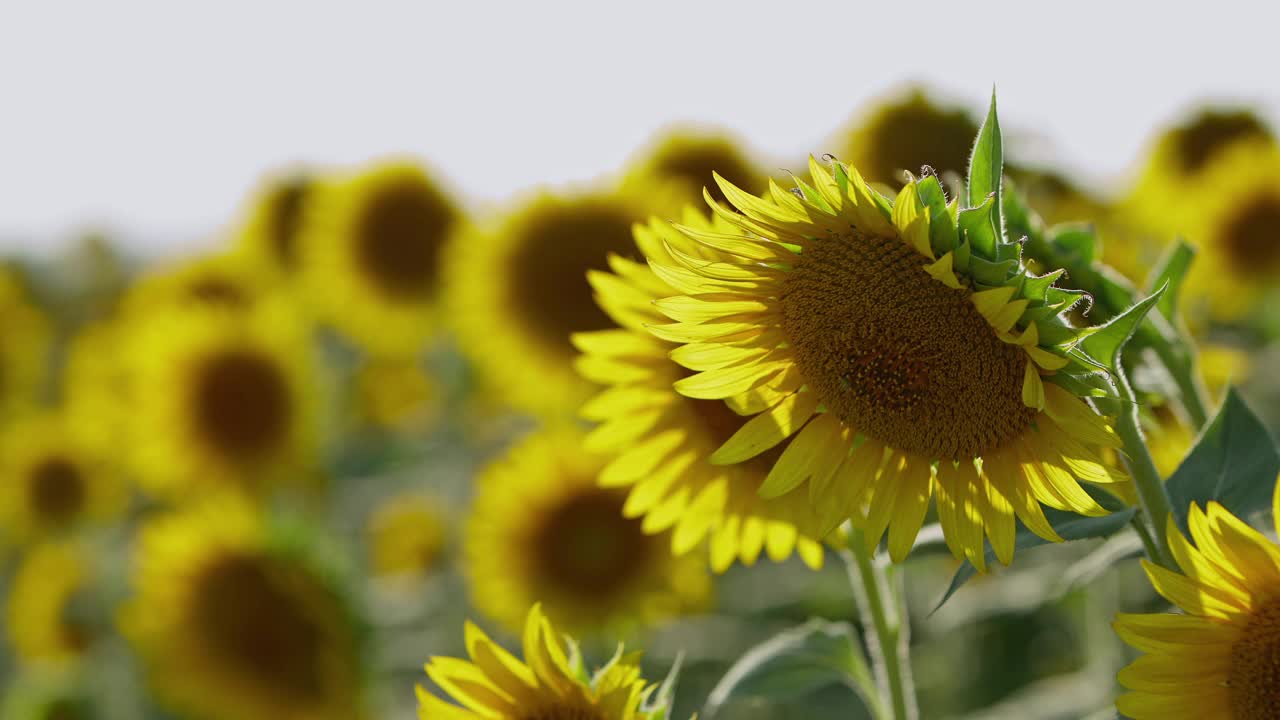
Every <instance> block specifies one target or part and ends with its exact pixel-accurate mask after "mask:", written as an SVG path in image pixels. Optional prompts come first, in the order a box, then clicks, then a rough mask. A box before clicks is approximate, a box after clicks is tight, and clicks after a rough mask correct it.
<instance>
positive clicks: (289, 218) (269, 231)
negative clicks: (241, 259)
mask: <svg viewBox="0 0 1280 720" xmlns="http://www.w3.org/2000/svg"><path fill="white" fill-rule="evenodd" d="M321 182H322V181H321V180H319V179H318V178H317V177H314V176H313V174H312V173H309V172H306V171H294V172H289V173H283V174H280V175H277V176H275V177H272V178H269V179H268V180H267V181H266V182H265V183H264V184H263V187H262V188H261V189H259V191H258V193H257V194H256V195H255V197H254V198H253V201H252V203H251V205H250V209H249V213H248V217H247V218H246V219H245V221H244V223H243V225H242V226H241V227H240V229H239V231H238V237H239V242H240V247H241V249H242V250H243V251H244V252H245V253H247V254H248V256H249V257H251V258H253V259H254V260H255V261H257V262H259V263H261V264H262V265H263V266H265V267H268V268H271V269H272V270H274V271H275V272H276V273H277V274H278V275H282V276H293V275H295V274H296V273H297V272H298V271H299V266H300V264H301V261H302V257H303V255H304V252H303V249H302V247H301V245H300V243H301V237H302V233H303V224H304V220H305V219H306V214H307V208H308V204H309V202H310V200H311V198H312V197H314V195H315V191H316V188H317V187H318V186H319V185H320V183H321Z"/></svg>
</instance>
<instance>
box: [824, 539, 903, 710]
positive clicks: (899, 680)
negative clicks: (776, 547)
mask: <svg viewBox="0 0 1280 720" xmlns="http://www.w3.org/2000/svg"><path fill="white" fill-rule="evenodd" d="M840 554H841V556H842V557H843V558H844V561H845V565H846V567H847V568H848V571H849V580H850V583H851V584H852V585H853V594H854V597H855V599H856V600H857V603H858V612H859V615H860V616H861V618H862V627H863V635H864V637H865V638H866V643H867V650H868V653H869V655H870V656H871V663H872V667H873V668H874V671H875V675H876V682H877V684H878V685H879V687H880V694H881V696H882V698H883V699H886V700H887V702H885V703H884V704H887V705H888V706H889V707H890V708H892V715H890V716H889V718H887V720H917V719H918V718H919V709H918V708H917V707H916V698H915V687H914V684H913V681H912V678H911V658H910V629H909V627H908V625H907V614H906V608H905V607H903V606H902V604H901V598H902V594H901V593H898V592H895V591H894V588H893V587H892V585H891V583H890V579H889V577H888V576H887V574H886V572H885V569H884V568H883V567H882V566H880V565H879V564H877V563H876V561H875V558H874V557H872V551H869V550H867V544H866V542H865V538H864V537H863V534H862V531H861V530H858V529H856V528H855V529H853V530H851V531H850V538H849V549H847V550H844V551H842V552H841V553H840Z"/></svg>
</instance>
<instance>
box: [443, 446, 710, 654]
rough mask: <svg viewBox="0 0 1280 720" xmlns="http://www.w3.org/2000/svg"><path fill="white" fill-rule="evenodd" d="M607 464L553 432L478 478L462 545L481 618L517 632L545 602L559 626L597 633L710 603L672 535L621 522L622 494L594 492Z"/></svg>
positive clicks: (696, 568)
mask: <svg viewBox="0 0 1280 720" xmlns="http://www.w3.org/2000/svg"><path fill="white" fill-rule="evenodd" d="M601 464H602V463H601V461H600V459H599V458H597V457H595V456H593V455H589V454H587V453H585V452H584V451H583V450H582V437H581V435H579V434H578V433H576V432H573V431H570V430H550V431H543V432H541V433H539V434H536V435H532V436H530V437H528V438H526V439H525V440H524V441H523V442H521V443H520V444H519V445H517V446H516V447H515V448H513V449H512V450H511V451H510V452H509V453H508V455H507V456H506V457H504V458H502V459H500V460H499V461H497V462H495V463H494V464H493V465H491V466H489V467H488V468H487V469H486V470H485V471H484V472H483V473H482V474H481V476H480V478H479V479H478V481H477V488H476V497H475V500H474V503H475V504H474V507H473V508H472V510H471V513H470V516H469V518H468V520H467V526H466V530H465V541H464V543H463V547H464V548H465V553H466V556H465V563H466V573H467V575H468V577H469V579H470V582H471V587H472V597H473V599H474V603H475V606H476V607H477V608H479V609H480V611H481V612H483V613H485V614H486V615H488V616H489V617H492V618H494V619H495V620H497V621H499V622H502V623H504V624H505V625H506V626H507V627H508V628H510V629H512V630H513V631H518V630H519V627H520V623H521V621H522V619H523V618H524V614H525V612H526V611H527V610H528V608H529V606H530V605H531V604H533V603H534V602H535V601H538V600H540V601H541V602H543V603H544V604H545V606H546V610H547V614H548V615H549V616H550V617H551V618H552V619H553V620H554V621H555V622H556V623H557V624H563V625H567V626H570V627H572V628H574V629H577V630H582V631H588V632H596V631H609V630H612V629H615V628H621V629H627V628H629V627H631V626H634V625H635V624H636V623H640V624H643V623H646V622H650V621H654V620H658V619H661V618H663V617H668V616H671V615H675V614H677V613H679V612H681V611H682V610H686V609H690V608H693V607H696V606H697V605H699V604H700V603H701V602H702V601H703V600H704V598H705V597H706V595H707V592H708V590H709V585H710V583H709V579H708V578H707V575H706V572H705V570H703V569H702V567H701V563H700V562H697V561H692V558H685V559H676V558H673V557H672V556H671V552H670V550H669V546H670V544H671V538H670V537H669V536H668V535H666V534H660V535H653V534H650V533H646V532H645V531H644V529H643V527H642V522H641V521H640V520H639V519H633V518H628V517H626V516H624V514H623V507H624V506H625V505H626V502H627V493H626V491H624V490H619V489H616V488H602V487H599V486H598V485H596V477H597V476H598V475H599V473H600V467H601ZM691 561H692V562H691Z"/></svg>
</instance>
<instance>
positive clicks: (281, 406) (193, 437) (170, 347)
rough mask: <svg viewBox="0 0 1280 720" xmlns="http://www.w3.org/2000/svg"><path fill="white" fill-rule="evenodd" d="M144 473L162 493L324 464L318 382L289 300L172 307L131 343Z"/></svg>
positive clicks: (250, 487)
mask: <svg viewBox="0 0 1280 720" xmlns="http://www.w3.org/2000/svg"><path fill="white" fill-rule="evenodd" d="M131 350H132V355H133V357H132V359H131V365H132V366H133V370H132V371H133V372H134V373H136V377H137V378H140V379H145V380H140V382H145V383H146V386H147V387H148V388H154V389H153V390H146V391H143V390H142V389H139V391H138V392H136V393H135V394H134V397H133V398H132V403H133V406H134V407H133V410H132V414H133V418H132V431H133V432H134V437H135V438H136V441H135V442H134V443H133V445H134V446H135V448H136V461H137V470H138V474H139V481H140V483H141V484H142V486H143V487H144V489H146V490H147V491H148V492H151V493H153V494H156V495H159V496H162V497H171V498H172V497H178V496H185V495H186V494H187V493H189V492H191V491H194V490H202V489H203V490H207V489H210V488H215V487H235V488H238V489H241V490H245V491H249V492H259V491H263V490H265V489H266V488H267V487H268V486H270V485H274V484H276V483H277V482H279V481H301V480H306V479H308V478H309V477H310V473H311V471H313V470H314V468H315V466H316V458H315V454H316V450H317V442H318V423H319V414H318V405H319V398H317V393H318V391H319V387H318V384H317V382H316V379H317V378H316V368H315V366H314V364H313V362H312V358H311V355H310V348H309V346H308V344H307V338H306V335H305V333H303V332H302V329H301V328H300V327H299V325H298V323H297V322H296V319H295V318H294V316H293V315H292V311H291V309H290V308H289V307H287V306H283V305H278V304H276V303H270V304H265V305H262V306H260V307H258V308H256V309H255V310H254V311H253V312H251V313H233V312H228V311H226V310H222V309H186V310H174V311H170V312H167V313H164V314H162V315H161V316H158V317H156V318H155V319H153V320H152V321H150V322H148V323H146V325H145V327H144V328H143V329H141V330H140V331H139V336H138V337H137V338H136V339H135V341H134V343H133V347H132V348H131Z"/></svg>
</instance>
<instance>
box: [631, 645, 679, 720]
mask: <svg viewBox="0 0 1280 720" xmlns="http://www.w3.org/2000/svg"><path fill="white" fill-rule="evenodd" d="M683 665H684V653H680V654H679V655H676V660H675V662H673V663H671V669H670V670H668V671H667V676H666V677H665V678H663V680H662V684H661V685H659V686H658V688H657V689H656V690H654V692H653V694H652V695H650V696H649V697H647V698H645V701H644V705H643V706H642V707H641V708H640V712H641V713H642V715H643V716H644V718H645V720H671V712H672V708H673V707H674V706H675V696H676V683H677V682H678V681H679V679H680V669H681V667H682V666H683Z"/></svg>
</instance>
